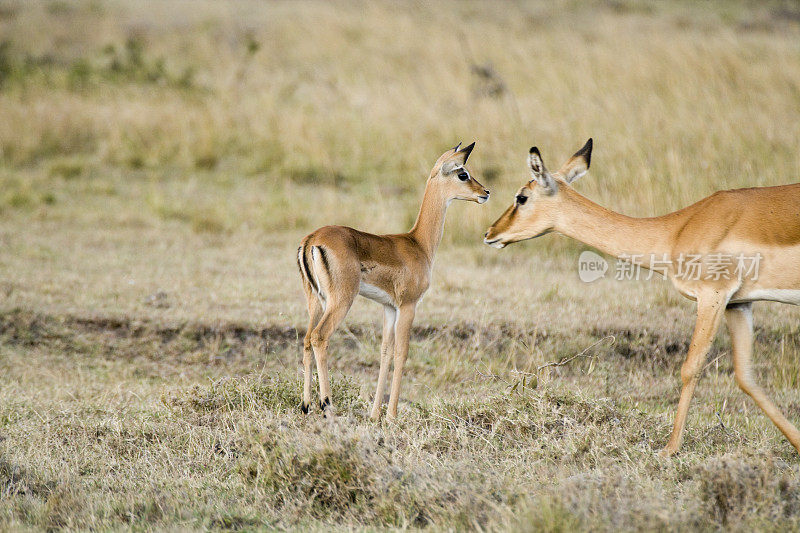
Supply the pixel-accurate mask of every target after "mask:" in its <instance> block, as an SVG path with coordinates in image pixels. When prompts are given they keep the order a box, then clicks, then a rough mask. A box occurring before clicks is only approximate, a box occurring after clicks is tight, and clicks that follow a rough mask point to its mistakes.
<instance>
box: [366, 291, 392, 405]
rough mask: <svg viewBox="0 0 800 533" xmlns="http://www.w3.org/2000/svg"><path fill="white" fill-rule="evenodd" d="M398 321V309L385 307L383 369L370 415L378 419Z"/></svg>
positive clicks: (382, 351) (380, 371)
mask: <svg viewBox="0 0 800 533" xmlns="http://www.w3.org/2000/svg"><path fill="white" fill-rule="evenodd" d="M396 323H397V309H395V308H394V307H392V306H390V305H386V306H384V308H383V338H382V339H381V369H380V370H379V371H378V390H377V391H376V392H375V401H374V402H373V404H372V412H371V413H370V415H369V417H370V418H371V419H373V420H377V419H379V418H380V417H381V404H382V403H383V390H384V388H385V387H386V378H387V377H388V375H389V363H391V361H392V353H394V338H395V335H394V330H395V325H396Z"/></svg>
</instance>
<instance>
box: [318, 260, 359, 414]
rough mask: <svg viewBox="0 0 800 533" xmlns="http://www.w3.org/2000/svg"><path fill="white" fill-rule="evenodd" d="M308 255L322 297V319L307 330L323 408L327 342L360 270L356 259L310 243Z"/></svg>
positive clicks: (350, 300)
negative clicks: (309, 330)
mask: <svg viewBox="0 0 800 533" xmlns="http://www.w3.org/2000/svg"><path fill="white" fill-rule="evenodd" d="M311 256H312V259H313V265H314V269H313V270H314V275H315V276H316V279H317V283H318V285H319V288H320V293H321V294H322V297H323V299H324V300H325V310H324V311H323V313H322V318H320V320H319V323H317V325H316V327H314V330H313V331H312V332H311V347H312V348H313V349H314V358H315V359H316V361H317V375H318V376H319V406H320V408H321V409H322V410H323V411H325V409H326V408H327V407H328V406H329V405H331V386H330V378H329V377H328V342H329V340H330V338H331V335H332V334H333V332H334V331H335V330H336V327H337V326H338V325H339V324H340V323H341V322H342V320H344V317H345V316H347V312H348V311H350V306H351V305H353V300H355V298H356V296H357V295H358V285H359V281H360V275H361V271H360V268H359V266H358V261H357V260H352V261H349V262H348V258H347V256H344V257H336V256H335V255H334V254H333V253H332V252H331V250H330V249H326V248H325V247H321V246H313V247H312V249H311Z"/></svg>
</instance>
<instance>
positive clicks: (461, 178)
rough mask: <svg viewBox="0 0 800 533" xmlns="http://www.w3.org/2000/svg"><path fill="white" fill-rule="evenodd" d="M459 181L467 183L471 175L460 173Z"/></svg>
mask: <svg viewBox="0 0 800 533" xmlns="http://www.w3.org/2000/svg"><path fill="white" fill-rule="evenodd" d="M458 179H460V180H461V181H467V180H468V179H469V174H467V173H466V172H459V173H458Z"/></svg>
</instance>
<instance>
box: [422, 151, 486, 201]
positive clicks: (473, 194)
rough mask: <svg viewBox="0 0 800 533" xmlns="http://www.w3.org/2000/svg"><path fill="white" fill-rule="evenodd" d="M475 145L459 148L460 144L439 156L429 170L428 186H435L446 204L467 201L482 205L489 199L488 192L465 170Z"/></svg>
mask: <svg viewBox="0 0 800 533" xmlns="http://www.w3.org/2000/svg"><path fill="white" fill-rule="evenodd" d="M473 148H475V143H472V144H470V145H469V146H465V147H464V148H461V143H458V146H456V147H455V148H453V149H452V150H448V151H446V152H445V153H443V154H442V155H441V156H439V159H437V160H436V164H435V165H433V169H432V170H431V177H430V178H428V185H429V186H435V187H436V188H437V190H438V191H439V192H440V194H442V195H443V196H444V199H445V200H446V201H447V202H450V201H451V200H469V201H471V202H477V203H479V204H482V203H484V202H486V201H487V200H488V199H489V190H488V189H487V188H485V187H484V186H483V185H481V184H480V183H478V180H476V179H475V178H473V177H472V173H470V171H469V170H467V167H466V165H467V159H469V154H471V153H472V149H473Z"/></svg>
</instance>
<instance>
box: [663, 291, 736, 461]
mask: <svg viewBox="0 0 800 533" xmlns="http://www.w3.org/2000/svg"><path fill="white" fill-rule="evenodd" d="M728 298H729V293H727V292H725V293H723V292H721V291H717V290H713V291H708V292H707V293H704V294H701V295H700V296H698V298H697V322H696V323H695V327H694V335H692V343H691V345H690V346H689V353H688V355H687V356H686V360H685V361H684V362H683V365H682V366H681V382H682V384H683V386H682V388H681V398H680V400H679V401H678V412H677V413H676V414H675V424H674V426H673V428H672V436H671V437H670V438H669V442H668V443H667V446H666V447H665V448H664V449H663V450H662V451H661V454H662V455H664V456H670V455H672V454H674V453H675V452H677V451H678V448H680V446H681V441H682V440H683V429H684V426H685V425H686V416H687V414H688V413H689V404H690V403H691V401H692V395H693V394H694V388H695V386H697V381H698V380H699V379H700V370H702V368H703V363H704V362H705V360H706V355H708V351H709V349H710V348H711V343H712V342H713V340H714V336H715V335H716V334H717V330H718V329H719V324H720V322H721V320H722V315H723V313H724V311H725V306H726V305H727V303H728Z"/></svg>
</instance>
